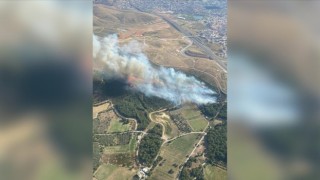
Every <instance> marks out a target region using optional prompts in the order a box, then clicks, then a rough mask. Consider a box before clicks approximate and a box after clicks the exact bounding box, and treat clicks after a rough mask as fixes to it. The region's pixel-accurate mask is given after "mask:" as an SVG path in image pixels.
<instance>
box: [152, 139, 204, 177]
mask: <svg viewBox="0 0 320 180" xmlns="http://www.w3.org/2000/svg"><path fill="white" fill-rule="evenodd" d="M198 136H199V135H198V134H188V135H185V136H182V137H179V138H177V139H175V140H173V141H172V142H171V143H169V144H164V145H163V146H162V149H161V152H160V156H161V157H163V160H162V161H161V162H160V163H159V165H158V166H157V167H156V168H155V169H154V171H153V172H152V175H151V177H150V178H151V179H153V180H165V179H175V177H176V176H177V174H178V172H179V166H180V165H181V164H183V163H184V162H185V160H186V158H187V157H188V155H189V154H190V153H191V151H192V150H193V148H194V145H195V144H196V143H197V141H198V140H199V139H198ZM160 164H161V165H160ZM171 169H172V170H173V173H172V174H170V173H169V171H170V170H171Z"/></svg>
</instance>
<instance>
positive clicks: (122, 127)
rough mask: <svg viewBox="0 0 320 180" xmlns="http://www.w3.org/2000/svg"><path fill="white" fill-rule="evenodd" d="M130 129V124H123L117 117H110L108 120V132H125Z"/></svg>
mask: <svg viewBox="0 0 320 180" xmlns="http://www.w3.org/2000/svg"><path fill="white" fill-rule="evenodd" d="M130 129H131V125H130V124H129V123H128V124H124V123H123V122H121V121H120V120H119V119H112V120H111V122H110V126H109V128H108V133H113V132H125V131H129V130H130Z"/></svg>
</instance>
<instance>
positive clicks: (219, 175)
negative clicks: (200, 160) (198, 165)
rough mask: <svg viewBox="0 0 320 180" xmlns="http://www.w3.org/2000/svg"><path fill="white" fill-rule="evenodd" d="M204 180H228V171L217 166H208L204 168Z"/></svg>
mask: <svg viewBox="0 0 320 180" xmlns="http://www.w3.org/2000/svg"><path fill="white" fill-rule="evenodd" d="M203 173H204V179H205V180H226V179H227V171H226V170H224V169H221V168H219V167H217V166H211V165H207V166H206V167H205V168H204V172H203Z"/></svg>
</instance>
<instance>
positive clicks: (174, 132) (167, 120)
mask: <svg viewBox="0 0 320 180" xmlns="http://www.w3.org/2000/svg"><path fill="white" fill-rule="evenodd" d="M151 118H152V119H153V121H155V122H157V123H160V124H162V125H163V126H164V128H165V131H164V134H165V136H166V138H168V139H170V138H174V137H177V136H178V135H179V134H180V132H179V129H178V127H177V126H176V125H175V123H174V122H173V121H172V120H171V117H170V116H169V115H168V113H167V112H158V113H153V114H152V115H151Z"/></svg>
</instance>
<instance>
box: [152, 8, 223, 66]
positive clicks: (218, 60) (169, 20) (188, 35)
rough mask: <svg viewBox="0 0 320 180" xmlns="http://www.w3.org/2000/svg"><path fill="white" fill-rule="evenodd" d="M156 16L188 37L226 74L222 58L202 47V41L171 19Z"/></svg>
mask: <svg viewBox="0 0 320 180" xmlns="http://www.w3.org/2000/svg"><path fill="white" fill-rule="evenodd" d="M156 15H157V16H159V17H161V18H162V19H163V20H165V21H166V22H168V23H169V24H170V25H171V26H172V27H174V28H175V29H176V30H178V31H179V32H181V33H182V34H184V35H185V36H187V37H189V39H191V40H192V42H193V43H194V44H195V45H196V46H197V47H199V48H200V49H202V50H203V51H204V52H206V53H207V55H208V56H209V58H210V59H212V60H214V61H216V62H217V64H218V65H219V66H220V67H221V69H222V70H223V71H224V72H227V66H226V64H225V63H223V61H222V58H221V57H219V56H217V55H215V54H214V52H213V51H212V50H211V49H210V48H208V47H207V46H205V45H204V43H203V42H202V40H201V39H200V38H199V37H195V36H193V34H192V33H191V32H189V31H188V30H187V29H184V28H182V27H181V26H179V25H178V24H177V23H176V22H174V21H172V20H171V19H169V18H167V17H165V16H162V15H160V14H156Z"/></svg>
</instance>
